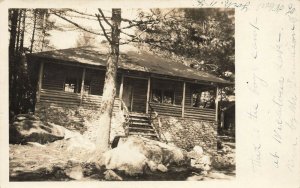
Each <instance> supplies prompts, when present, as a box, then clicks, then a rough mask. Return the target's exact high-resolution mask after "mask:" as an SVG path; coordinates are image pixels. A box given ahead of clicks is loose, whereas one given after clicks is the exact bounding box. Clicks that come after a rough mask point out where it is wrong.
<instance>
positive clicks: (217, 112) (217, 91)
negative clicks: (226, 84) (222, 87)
mask: <svg viewBox="0 0 300 188" xmlns="http://www.w3.org/2000/svg"><path fill="white" fill-rule="evenodd" d="M218 94H219V86H217V87H216V99H215V105H216V118H215V121H216V123H218V115H219V101H218Z"/></svg>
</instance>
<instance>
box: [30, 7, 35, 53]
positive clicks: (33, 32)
mask: <svg viewBox="0 0 300 188" xmlns="http://www.w3.org/2000/svg"><path fill="white" fill-rule="evenodd" d="M33 14H34V16H33V29H32V36H31V41H30V53H32V49H33V43H34V35H35V29H36V17H37V10H36V9H35V10H33Z"/></svg>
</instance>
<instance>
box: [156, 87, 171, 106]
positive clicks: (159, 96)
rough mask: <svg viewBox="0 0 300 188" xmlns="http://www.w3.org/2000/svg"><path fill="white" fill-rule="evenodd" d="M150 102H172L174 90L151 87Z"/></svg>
mask: <svg viewBox="0 0 300 188" xmlns="http://www.w3.org/2000/svg"><path fill="white" fill-rule="evenodd" d="M152 102H157V103H165V104H174V91H173V90H163V89H153V90H152Z"/></svg>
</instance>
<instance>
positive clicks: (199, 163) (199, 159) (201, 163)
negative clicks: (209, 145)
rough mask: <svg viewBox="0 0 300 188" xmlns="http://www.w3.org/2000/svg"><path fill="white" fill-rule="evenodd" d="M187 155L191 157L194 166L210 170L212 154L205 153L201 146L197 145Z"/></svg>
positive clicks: (201, 169) (198, 168)
mask: <svg viewBox="0 0 300 188" xmlns="http://www.w3.org/2000/svg"><path fill="white" fill-rule="evenodd" d="M187 155H188V157H189V158H190V159H191V167H192V168H194V169H197V170H200V171H209V170H210V169H211V159H210V156H208V155H206V154H204V152H203V149H202V147H201V146H195V147H194V148H193V150H192V151H190V152H188V154H187Z"/></svg>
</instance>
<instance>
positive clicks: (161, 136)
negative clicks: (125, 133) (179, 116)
mask: <svg viewBox="0 0 300 188" xmlns="http://www.w3.org/2000/svg"><path fill="white" fill-rule="evenodd" d="M148 106H149V109H150V111H149V112H150V114H149V119H150V124H151V125H152V126H153V129H154V131H155V132H156V134H157V135H158V137H159V140H160V141H163V142H166V143H168V140H167V139H166V136H165V135H164V133H163V132H162V131H161V123H160V117H159V116H158V113H157V112H156V111H155V110H154V108H153V107H152V105H151V103H150V102H149V103H148ZM153 114H154V116H153ZM155 119H157V121H158V125H157V124H155V123H154V120H155Z"/></svg>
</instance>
